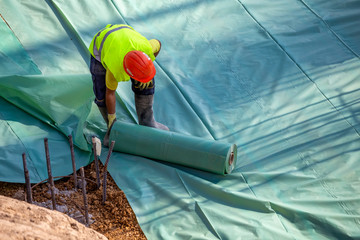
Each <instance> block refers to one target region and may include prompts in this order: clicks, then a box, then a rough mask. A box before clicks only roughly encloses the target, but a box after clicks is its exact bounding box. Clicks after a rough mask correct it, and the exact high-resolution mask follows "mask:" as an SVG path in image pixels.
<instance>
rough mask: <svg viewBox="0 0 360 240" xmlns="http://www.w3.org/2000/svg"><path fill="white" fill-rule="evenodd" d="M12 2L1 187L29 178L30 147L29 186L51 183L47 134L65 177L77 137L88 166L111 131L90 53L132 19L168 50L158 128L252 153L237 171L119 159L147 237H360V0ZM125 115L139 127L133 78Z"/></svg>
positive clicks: (5, 51)
mask: <svg viewBox="0 0 360 240" xmlns="http://www.w3.org/2000/svg"><path fill="white" fill-rule="evenodd" d="M0 5H1V10H0V11H1V12H0V13H1V15H2V17H3V18H4V19H5V20H6V22H7V23H8V24H9V26H10V27H11V29H12V30H11V29H10V28H8V26H7V25H6V23H5V22H1V21H0V22H1V24H0V26H1V36H2V39H5V40H4V41H2V42H1V43H0V47H1V48H0V51H1V55H0V57H1V67H0V69H1V72H0V94H1V97H2V99H1V108H0V109H1V113H0V117H1V122H0V131H1V136H4V137H2V138H1V143H0V144H1V154H0V156H1V157H0V164H1V165H0V166H1V171H0V172H1V174H0V180H2V181H13V182H23V176H22V168H21V162H20V161H21V153H22V152H23V151H27V152H31V153H32V154H30V158H31V161H32V162H33V163H32V164H30V176H37V175H36V172H40V173H45V171H46V170H45V169H46V166H45V164H42V162H44V161H45V160H44V157H43V154H44V153H43V151H44V150H43V145H42V137H43V136H54V137H51V138H52V139H54V143H56V145H57V147H56V149H54V150H51V149H52V143H51V142H49V145H50V154H51V155H56V156H59V157H55V156H54V157H52V163H53V164H54V165H56V167H55V168H54V167H53V168H52V169H53V170H54V171H55V169H56V171H58V173H59V174H60V173H61V174H67V173H71V165H70V163H69V165H66V164H65V159H66V161H70V157H69V156H68V143H67V138H66V136H67V135H68V134H70V133H72V134H74V135H75V136H76V137H75V144H76V146H77V156H78V157H77V166H80V165H82V164H87V163H88V162H90V161H91V160H92V159H91V157H90V141H89V139H90V138H91V136H92V135H97V136H99V137H100V138H102V137H103V135H104V133H105V129H106V126H105V124H104V123H103V121H102V119H101V116H100V114H99V112H98V110H97V109H96V106H94V104H93V103H92V98H93V96H92V92H91V77H90V75H89V72H88V62H89V60H88V52H86V46H88V45H89V44H90V41H91V39H92V37H93V36H94V34H96V32H97V31H98V30H99V29H101V28H103V27H104V26H105V25H106V24H108V23H126V24H129V25H131V26H132V27H134V29H136V30H137V31H139V32H141V33H142V34H143V35H144V36H146V37H147V38H157V39H160V40H161V42H162V50H161V53H160V55H159V56H158V58H157V60H156V64H155V65H156V69H157V75H156V84H157V86H156V93H155V105H154V112H155V118H156V120H157V121H159V122H161V123H163V124H166V125H167V126H168V127H169V128H170V129H171V131H173V132H176V133H179V134H184V135H189V136H193V137H200V138H202V139H204V140H209V141H214V140H216V141H223V142H226V143H228V144H236V145H237V146H238V149H237V153H238V155H237V163H236V166H235V169H234V170H233V171H232V173H231V174H229V175H226V176H221V175H217V174H212V173H208V172H205V171H201V170H198V169H193V168H189V167H185V166H179V165H178V164H173V163H165V162H163V161H154V160H152V159H149V158H145V157H140V156H136V155H131V154H126V153H120V152H114V153H113V154H112V157H111V159H110V162H109V166H108V169H109V172H110V174H111V176H112V177H113V178H114V179H115V181H116V183H117V184H118V185H119V187H120V188H121V189H123V190H124V192H125V194H126V196H127V198H128V200H129V202H130V204H131V206H132V208H133V210H134V211H135V213H136V216H137V218H138V221H139V223H140V226H141V228H142V230H143V231H144V233H145V235H146V236H147V237H148V239H187V238H194V239H350V238H352V239H356V238H360V213H359V209H360V199H359V196H360V188H359V184H360V179H359V178H360V177H359V174H360V164H359V161H360V160H359V151H360V140H359V132H360V129H359V126H360V125H359V122H360V119H359V117H360V114H359V109H360V99H359V92H360V91H359V90H360V86H359V85H360V83H359V77H360V76H359V75H360V71H359V69H360V68H359V67H360V61H359V55H360V52H359V49H360V45H359V43H360V41H359V40H360V39H359V38H360V28H358V26H359V25H360V15H359V14H358V13H359V12H360V2H359V1H356V0H348V1H340V0H333V1H319V0H318V1H314V0H301V1H288V0H287V1H285V0H276V1H263V0H261V1H250V0H241V1H230V0H226V1H224V0H221V1H220V0H218V1H216V0H215V1H190V0H182V1H166V0H160V1H151V2H150V1H120V0H114V1H92V0H89V1H86V2H84V1H81V3H80V1H79V2H78V1H71V2H69V1H60V0H57V1H55V0H54V1H50V0H48V1H45V2H44V1H40V0H32V1H22V2H21V3H20V2H18V1H10V0H7V1H5V0H0ZM55 90H56V91H55ZM116 110H117V118H118V121H119V122H124V123H130V124H134V123H136V121H137V117H136V111H135V107H134V100H133V93H132V92H131V89H130V84H129V83H121V84H119V87H118V90H117V109H116ZM36 129H38V130H36ZM30 130H31V131H30ZM125 130H126V129H125ZM49 140H50V139H49ZM30 150H31V151H30ZM52 151H55V152H54V153H53V152H52ZM106 154H107V153H106V151H103V153H102V156H101V159H102V160H104V159H105V156H106ZM179 155H180V154H179ZM181 156H185V154H184V155H181ZM181 156H179V157H181ZM192 157H193V156H187V157H186V159H185V160H186V161H190V162H191V161H195V160H196V159H192ZM16 159H18V160H16ZM62 161H63V162H64V163H63V164H62V163H61V162H62ZM38 175H39V177H33V178H32V179H34V181H39V180H40V179H43V178H46V176H44V174H38Z"/></svg>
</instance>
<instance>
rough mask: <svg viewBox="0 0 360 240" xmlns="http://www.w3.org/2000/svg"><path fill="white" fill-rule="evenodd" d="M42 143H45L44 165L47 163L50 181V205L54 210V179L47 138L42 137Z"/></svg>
mask: <svg viewBox="0 0 360 240" xmlns="http://www.w3.org/2000/svg"><path fill="white" fill-rule="evenodd" d="M44 145H45V155H46V165H47V170H48V177H49V178H48V180H49V183H50V192H51V200H52V207H53V210H56V201H55V186H54V179H53V176H52V173H51V164H50V154H49V144H48V139H47V138H44Z"/></svg>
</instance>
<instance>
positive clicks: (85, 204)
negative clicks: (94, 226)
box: [80, 167, 89, 227]
mask: <svg viewBox="0 0 360 240" xmlns="http://www.w3.org/2000/svg"><path fill="white" fill-rule="evenodd" d="M80 174H81V182H82V192H83V197H84V207H85V221H86V226H87V227H88V226H89V210H88V202H87V197H86V183H85V173H84V168H83V167H81V168H80Z"/></svg>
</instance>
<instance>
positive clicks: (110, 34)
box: [89, 24, 155, 82]
mask: <svg viewBox="0 0 360 240" xmlns="http://www.w3.org/2000/svg"><path fill="white" fill-rule="evenodd" d="M133 50H138V51H142V52H144V53H146V54H147V55H148V56H149V57H150V58H151V60H152V61H154V60H155V56H154V53H153V50H152V47H151V45H150V43H149V41H148V40H147V39H146V38H145V37H144V36H142V35H141V34H140V33H138V32H136V31H135V30H134V29H133V28H132V27H130V26H128V25H124V24H116V25H110V24H108V25H107V26H106V27H105V28H104V29H102V30H100V31H99V32H98V33H97V34H96V35H95V36H94V38H93V40H92V41H91V44H90V47H89V51H90V53H91V55H92V56H93V57H94V58H95V59H96V60H98V61H99V62H101V64H102V65H103V66H104V68H105V69H109V70H110V71H111V73H112V74H113V75H114V77H115V79H116V81H117V82H121V81H129V80H130V76H129V75H128V74H127V73H126V72H125V69H124V67H123V61H124V57H125V55H126V54H127V53H128V52H130V51H133Z"/></svg>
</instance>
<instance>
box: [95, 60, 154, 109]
mask: <svg viewBox="0 0 360 240" xmlns="http://www.w3.org/2000/svg"><path fill="white" fill-rule="evenodd" d="M90 73H91V77H92V81H93V91H94V94H95V100H94V102H95V103H96V105H98V106H99V107H106V103H105V93H106V85H105V75H106V69H105V68H104V67H103V65H102V64H101V62H99V61H98V60H96V59H95V58H94V57H93V56H91V59H90ZM152 82H153V84H150V85H149V87H147V88H145V89H143V90H140V88H139V84H140V82H138V81H136V80H134V79H131V83H132V84H131V89H132V90H133V92H134V93H135V94H138V95H153V94H154V93H155V78H153V80H152Z"/></svg>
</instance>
